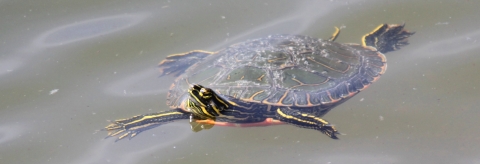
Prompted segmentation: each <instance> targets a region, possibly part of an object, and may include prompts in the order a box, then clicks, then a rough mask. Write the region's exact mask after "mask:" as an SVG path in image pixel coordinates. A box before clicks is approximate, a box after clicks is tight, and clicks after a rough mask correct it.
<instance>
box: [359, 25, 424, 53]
mask: <svg viewBox="0 0 480 164" xmlns="http://www.w3.org/2000/svg"><path fill="white" fill-rule="evenodd" d="M404 26H405V24H402V25H398V24H382V25H380V26H378V27H377V28H376V29H375V30H373V31H372V32H370V33H368V34H366V35H364V36H363V38H362V43H363V46H372V47H375V48H376V49H377V50H378V51H380V52H382V53H387V52H390V51H394V50H397V49H400V47H402V46H405V45H408V39H407V38H408V37H410V36H411V35H413V34H415V32H408V31H407V30H405V29H403V27H404Z"/></svg>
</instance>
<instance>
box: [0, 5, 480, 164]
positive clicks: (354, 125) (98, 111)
mask: <svg viewBox="0 0 480 164" xmlns="http://www.w3.org/2000/svg"><path fill="white" fill-rule="evenodd" d="M479 6H480V1H472V0H470V1H453V0H452V1H436V0H435V1H434V0H432V1H423V2H419V1H413V0H410V1H393V0H391V1H390V0H389V1H386V0H382V1H380V0H377V1H356V0H350V1H334V0H332V1H278V0H271V1H261V2H260V1H223V0H216V1H215V0H210V1H206V0H205V1H189V2H185V1H181V2H180V1H172V2H169V1H160V0H155V1H149V0H145V1H135V2H134V1H122V0H116V1H98V0H96V1H53V0H43V1H0V161H1V162H0V163H73V164H75V163H78V164H80V163H81V164H83V163H120V164H121V163H194V162H195V163H480V130H479V129H480V128H478V125H479V124H480V119H479V116H480V109H479V108H480V101H479V100H480V74H479V72H480V56H479V54H478V52H480V43H479V42H480V28H479V27H480V21H479V18H478V17H479V15H480V10H478V7H479ZM403 22H406V24H407V26H406V27H407V28H408V29H409V30H411V31H416V32H417V33H416V34H415V35H414V36H412V37H411V39H410V43H411V45H409V46H407V47H405V48H403V49H402V50H400V51H396V52H392V53H389V54H387V58H388V70H387V72H386V74H385V75H384V76H383V77H382V78H381V79H380V80H379V81H378V82H376V83H375V84H373V85H372V86H370V88H369V89H367V90H366V91H364V92H362V93H360V94H359V95H357V96H356V97H354V98H352V99H350V100H349V101H347V102H346V103H344V104H342V105H340V106H339V107H337V108H335V109H334V110H332V111H331V112H330V113H328V114H327V115H326V116H325V117H324V118H325V119H327V120H329V121H331V122H332V123H334V124H335V125H336V126H337V128H338V129H339V131H340V132H342V133H346V135H344V136H340V137H341V139H340V140H331V139H329V138H328V137H326V136H324V135H323V134H320V133H319V132H317V131H314V130H307V129H300V128H296V127H294V126H290V125H280V126H271V127H258V128H228V127H214V128H212V129H210V130H207V131H201V132H199V133H194V132H192V131H191V130H190V127H189V124H188V122H187V121H186V120H185V121H178V122H174V123H170V124H167V125H164V126H161V127H159V128H155V129H152V130H149V131H146V132H144V133H142V134H140V135H139V136H137V137H135V138H134V139H133V140H130V141H128V140H122V141H120V142H117V143H114V142H113V141H114V139H113V138H110V139H103V138H104V137H105V136H106V132H103V131H100V132H98V131H97V130H99V129H101V128H103V127H104V126H105V125H107V124H108V122H107V121H106V120H113V119H118V118H126V117H131V116H133V115H137V114H145V113H151V112H156V111H160V110H165V109H167V106H166V105H165V97H166V92H167V90H168V87H169V86H170V84H171V82H172V81H173V79H171V78H158V72H157V70H156V65H157V64H158V62H159V61H160V60H162V59H163V58H164V57H165V56H167V55H168V54H172V53H180V52H185V51H189V50H194V49H205V50H210V51H216V50H219V49H221V48H222V47H224V46H227V45H229V44H233V43H236V42H240V41H244V40H246V39H249V38H258V37H263V36H266V35H268V34H276V33H289V34H303V35H310V36H317V37H322V38H328V37H329V36H330V34H331V33H332V32H333V31H334V28H333V27H334V26H343V27H344V28H343V30H342V33H341V34H340V37H339V38H338V39H337V41H339V42H357V43H359V42H360V38H361V36H362V35H363V34H365V33H367V32H369V31H371V30H372V29H373V28H375V27H376V26H377V25H379V24H380V23H403Z"/></svg>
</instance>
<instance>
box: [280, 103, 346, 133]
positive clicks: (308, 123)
mask: <svg viewBox="0 0 480 164" xmlns="http://www.w3.org/2000/svg"><path fill="white" fill-rule="evenodd" d="M276 116H277V119H278V120H280V121H282V122H286V123H290V124H293V125H295V126H298V127H302V128H308V129H315V130H318V131H320V132H322V133H324V134H326V135H327V136H328V137H330V138H332V139H338V137H337V136H336V135H337V134H340V133H339V132H338V131H337V130H336V129H335V127H334V126H333V125H331V124H330V123H329V122H328V121H326V120H324V119H322V118H320V117H317V116H315V115H312V114H308V113H303V112H301V111H299V110H296V109H290V108H278V109H277V111H276Z"/></svg>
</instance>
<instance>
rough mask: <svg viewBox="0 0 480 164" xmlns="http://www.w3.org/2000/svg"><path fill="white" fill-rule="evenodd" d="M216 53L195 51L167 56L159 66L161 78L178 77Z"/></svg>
mask: <svg viewBox="0 0 480 164" xmlns="http://www.w3.org/2000/svg"><path fill="white" fill-rule="evenodd" d="M211 54H214V52H209V51H203V50H194V51H190V52H186V53H181V54H172V55H169V56H167V58H165V59H164V60H162V61H161V62H160V63H159V64H158V67H159V70H160V76H164V75H170V74H171V75H173V76H178V75H180V74H182V73H183V72H185V70H187V69H188V67H190V66H191V65H193V64H195V63H197V62H199V61H201V60H203V59H204V58H205V57H207V56H208V55H211Z"/></svg>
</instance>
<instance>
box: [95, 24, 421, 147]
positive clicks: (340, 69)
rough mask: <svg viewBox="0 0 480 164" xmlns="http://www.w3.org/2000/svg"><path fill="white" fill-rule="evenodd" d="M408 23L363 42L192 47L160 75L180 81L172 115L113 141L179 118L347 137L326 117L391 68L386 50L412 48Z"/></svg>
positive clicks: (290, 40)
mask: <svg viewBox="0 0 480 164" xmlns="http://www.w3.org/2000/svg"><path fill="white" fill-rule="evenodd" d="M404 26H405V24H381V25H379V26H378V27H376V28H375V29H374V30H373V31H372V32H370V33H367V34H365V35H364V36H363V37H362V43H361V44H356V43H338V42H335V40H336V38H337V37H338V36H339V34H340V29H339V28H337V27H335V29H336V30H335V32H334V33H333V35H332V36H331V37H330V38H329V39H318V38H314V37H310V36H304V35H290V34H275V35H269V36H267V37H264V38H259V39H251V40H247V41H245V42H241V43H237V44H233V45H230V46H228V47H226V48H224V49H221V50H219V51H216V52H209V51H204V50H193V51H189V52H186V53H180V54H173V55H169V56H167V57H166V58H165V59H164V60H163V61H161V62H160V63H159V70H160V76H173V77H175V78H176V79H175V80H174V82H173V84H172V85H171V86H170V90H169V92H168V94H167V105H168V106H169V107H170V110H165V111H161V112H157V113H150V114H143V115H137V116H134V117H131V118H127V119H119V120H115V121H111V123H110V124H109V125H108V126H106V127H105V128H104V130H106V131H108V134H107V138H108V137H113V136H118V137H117V139H116V141H118V140H121V139H123V138H126V137H128V138H130V139H131V138H133V137H135V136H137V135H138V134H139V133H141V132H143V131H145V130H148V129H151V128H154V127H157V126H160V125H162V124H165V123H169V122H172V121H175V120H181V119H186V120H190V124H191V128H192V130H193V131H200V130H202V129H210V128H211V127H213V125H217V126H218V125H220V126H240V127H250V126H268V125H277V124H291V125H295V126H297V127H301V128H307V129H313V130H317V131H319V132H321V133H323V134H325V135H327V136H328V137H330V138H332V139H338V136H337V135H341V133H340V132H338V130H337V129H336V128H335V126H333V125H332V124H331V123H330V122H328V121H326V120H325V119H323V118H322V117H323V116H324V115H325V114H326V113H327V112H329V111H330V110H331V109H333V108H334V107H336V106H338V105H339V104H341V103H343V102H345V101H347V100H348V99H350V98H351V97H353V96H354V95H356V94H358V93H359V92H360V91H363V90H364V89H366V88H367V87H368V86H369V85H370V84H372V83H373V82H375V81H377V80H378V79H379V77H380V76H381V75H382V74H384V73H385V71H386V69H387V64H386V57H385V56H384V53H387V52H390V51H394V50H398V49H399V48H401V47H402V46H405V45H408V37H410V36H411V35H413V34H414V32H409V31H407V30H405V29H404Z"/></svg>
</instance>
